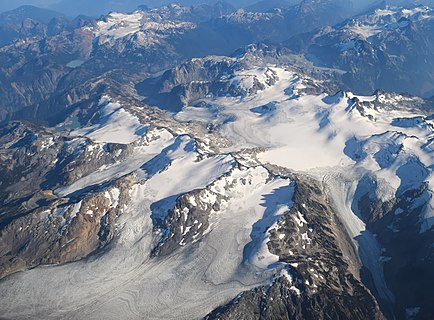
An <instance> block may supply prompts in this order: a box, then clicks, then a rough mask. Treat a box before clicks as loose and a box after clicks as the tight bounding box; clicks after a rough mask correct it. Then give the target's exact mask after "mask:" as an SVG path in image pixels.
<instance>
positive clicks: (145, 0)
mask: <svg viewBox="0 0 434 320" xmlns="http://www.w3.org/2000/svg"><path fill="white" fill-rule="evenodd" d="M225 1H227V2H228V3H231V4H233V5H234V6H246V5H249V4H253V3H256V2H259V1H260V0H225ZM299 1H301V0H299ZM378 1H381V0H353V3H354V4H356V5H366V4H367V3H373V2H378ZM387 1H388V2H395V3H396V2H407V3H415V2H425V3H431V4H432V3H434V0H387ZM171 2H179V3H182V4H186V5H190V4H194V3H204V2H209V3H213V2H217V0H0V12H2V11H6V10H11V9H14V8H16V7H19V6H21V5H24V4H31V5H35V6H38V7H43V8H50V9H54V10H57V11H60V12H63V13H65V14H66V15H68V16H76V15H78V14H86V15H93V16H95V15H100V14H103V13H107V12H108V11H115V10H119V11H131V10H134V9H135V8H137V7H138V6H139V5H142V4H145V5H149V6H159V5H163V4H167V3H171Z"/></svg>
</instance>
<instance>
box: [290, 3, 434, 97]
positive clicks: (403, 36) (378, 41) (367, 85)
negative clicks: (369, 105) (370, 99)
mask: <svg viewBox="0 0 434 320" xmlns="http://www.w3.org/2000/svg"><path fill="white" fill-rule="evenodd" d="M433 17H434V16H433V11H432V8H431V7H426V6H412V7H409V8H402V7H391V6H380V7H379V8H377V9H374V10H373V11H370V12H369V13H367V14H364V15H361V16H357V17H355V18H352V19H350V20H348V21H346V22H344V23H342V24H338V25H336V26H334V27H325V28H322V29H320V30H317V31H315V32H313V33H312V34H310V35H303V36H299V37H298V38H297V39H293V40H290V41H288V46H289V47H290V48H293V49H295V50H300V51H301V52H303V53H304V54H305V55H306V56H307V57H308V58H309V59H310V60H311V61H313V62H314V63H315V64H316V65H318V66H322V67H328V68H333V69H337V70H340V71H341V73H342V77H343V79H344V82H345V83H346V85H347V86H349V87H350V88H351V89H352V90H356V91H358V92H360V93H363V94H369V93H370V92H372V91H373V90H375V89H378V88H381V89H385V90H389V91H390V90H396V91H400V92H408V93H412V94H417V95H421V96H424V97H431V96H432V95H433V88H432V83H433V81H432V70H433V60H432V54H431V53H432V51H433V48H432V43H433V41H432V36H433V34H434V33H433V26H434V24H433V22H434V20H433Z"/></svg>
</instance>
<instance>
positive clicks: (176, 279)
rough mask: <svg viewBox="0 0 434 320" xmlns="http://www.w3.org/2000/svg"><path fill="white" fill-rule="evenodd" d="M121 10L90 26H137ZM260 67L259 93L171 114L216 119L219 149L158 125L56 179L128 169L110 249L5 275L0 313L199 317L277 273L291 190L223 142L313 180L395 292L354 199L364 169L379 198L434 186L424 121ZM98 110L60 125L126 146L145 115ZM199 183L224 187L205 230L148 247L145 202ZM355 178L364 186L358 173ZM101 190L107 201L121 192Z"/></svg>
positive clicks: (428, 217) (429, 212)
mask: <svg viewBox="0 0 434 320" xmlns="http://www.w3.org/2000/svg"><path fill="white" fill-rule="evenodd" d="M388 14H389V13H388V12H382V13H379V15H388ZM409 14H410V13H409ZM128 19H129V20H125V18H124V17H122V16H119V15H116V14H112V15H111V17H110V18H109V19H108V20H107V22H104V23H100V24H99V28H100V31H99V32H101V34H103V33H104V34H106V35H107V36H112V37H121V36H124V35H126V34H131V33H132V32H136V31H137V29H138V24H137V21H138V20H139V19H140V17H139V15H138V14H137V16H136V15H132V16H131V17H129V18H128ZM130 19H131V20H130ZM115 23H121V24H122V25H123V27H122V28H120V29H117V30H118V31H116V33H113V32H111V31H110V25H111V24H115ZM270 70H272V71H273V72H274V73H275V74H276V75H277V77H278V79H279V80H278V81H277V82H276V83H275V84H273V85H267V86H265V90H263V91H260V92H258V93H257V94H254V95H246V96H244V97H240V98H234V97H218V98H206V99H205V100H204V102H206V103H204V104H201V105H204V106H205V107H191V106H190V107H185V108H184V109H183V110H182V111H181V112H180V113H178V114H177V115H175V117H176V119H177V120H178V121H191V120H194V121H197V122H201V123H212V124H216V125H218V126H219V134H221V135H223V136H224V137H225V138H227V139H228V140H229V141H230V142H231V143H232V144H231V145H230V146H229V147H227V148H225V149H224V150H220V154H206V155H203V154H200V153H199V152H198V150H197V146H196V141H195V139H194V138H192V137H189V136H174V135H172V134H171V133H169V132H168V131H166V130H164V129H161V132H160V133H159V134H158V136H159V138H158V139H155V140H154V141H152V142H151V143H149V144H148V145H145V146H138V147H136V148H135V149H134V152H132V153H131V154H130V155H129V157H128V158H126V159H125V160H123V161H121V162H119V163H116V164H113V165H111V166H108V167H102V168H100V170H98V171H96V172H93V173H91V174H89V175H88V176H85V177H82V178H81V179H79V180H78V181H76V182H75V183H73V184H71V185H69V186H65V187H63V188H61V189H59V190H57V191H56V192H57V193H58V194H60V195H68V194H71V193H73V192H76V191H78V190H82V189H84V188H86V187H87V186H89V185H95V184H101V183H104V182H106V181H109V180H110V179H117V178H120V177H123V176H126V175H132V176H134V177H135V179H136V181H137V183H136V184H135V185H134V187H133V188H131V190H130V191H129V192H130V196H131V202H130V203H129V204H128V205H127V206H125V208H124V214H123V215H122V216H121V217H120V221H119V224H118V230H119V232H118V234H117V236H116V238H115V240H114V241H113V243H112V244H111V246H110V250H107V251H106V252H104V254H101V255H95V256H91V257H89V258H88V259H86V260H83V261H80V262H75V263H71V264H67V265H63V266H55V267H39V268H36V269H33V270H29V271H27V272H24V273H19V274H15V275H13V276H11V277H8V278H6V279H5V280H4V281H2V282H1V283H0V299H1V301H2V311H3V314H2V317H5V318H11V319H29V318H43V319H59V318H62V319H196V318H200V317H203V316H205V315H206V314H207V313H208V312H210V311H212V310H213V309H214V308H216V307H218V306H219V305H222V304H223V303H226V302H228V301H229V300H231V299H232V298H234V297H235V296H236V295H238V294H239V293H240V292H242V291H244V290H248V289H251V288H253V287H256V286H259V285H263V284H267V283H269V282H270V280H271V279H273V277H274V276H275V275H276V274H280V273H281V271H282V266H279V263H278V257H277V256H274V255H272V254H271V253H270V252H269V250H268V246H267V242H268V241H269V230H270V229H271V228H272V227H273V225H274V224H275V223H276V222H277V221H278V219H279V218H280V217H281V216H283V215H285V214H287V213H288V211H289V210H290V208H291V206H292V196H293V191H294V188H293V184H292V182H291V181H289V180H287V179H283V178H280V177H270V176H269V172H268V171H267V170H266V169H265V168H264V167H263V166H261V165H257V166H252V167H250V168H248V167H247V166H241V165H239V163H238V162H237V161H236V159H235V156H234V155H233V154H234V153H236V152H239V151H241V150H244V149H252V148H259V149H260V150H262V151H261V152H259V153H258V154H257V155H256V156H257V160H258V161H259V163H262V164H274V165H277V166H281V167H285V168H288V169H290V170H292V171H294V172H301V173H304V174H308V175H311V176H314V177H316V178H317V179H320V180H322V181H323V182H324V185H325V188H326V191H327V194H328V196H329V197H330V201H331V202H332V203H333V205H334V206H335V208H336V210H337V213H338V214H339V217H340V219H341V220H342V222H343V224H344V225H345V227H346V228H347V231H348V233H349V234H350V236H351V237H352V238H353V239H354V244H355V246H356V247H357V248H358V251H359V254H360V258H361V261H362V262H363V264H364V265H365V266H366V267H367V268H369V269H370V271H371V272H372V275H373V279H374V282H375V285H376V288H377V291H378V292H379V295H380V296H381V297H382V298H383V299H384V300H386V301H393V295H392V294H391V292H390V291H389V289H388V288H387V286H386V284H385V280H384V275H383V270H382V264H381V263H378V261H379V259H380V256H381V253H382V252H381V247H380V246H379V244H378V243H377V240H376V239H375V237H374V235H372V234H371V233H370V232H368V231H367V230H366V227H365V224H364V223H363V221H362V220H361V219H360V217H359V213H358V212H357V210H355V209H354V208H353V206H352V202H353V199H354V198H357V196H358V193H357V192H360V190H361V189H360V188H358V183H359V181H360V180H361V179H362V177H363V176H364V175H366V174H369V175H371V176H373V177H375V178H376V184H375V186H376V188H375V189H374V188H373V189H372V190H371V191H372V192H374V193H376V195H377V196H378V197H379V198H381V199H384V200H387V199H390V198H391V197H394V196H396V195H401V194H402V193H403V192H405V191H407V190H411V189H414V188H418V187H419V186H420V185H421V184H422V183H423V182H424V181H429V182H430V187H431V188H432V185H433V184H434V175H433V173H432V168H433V167H434V157H433V149H434V148H433V146H432V138H433V131H434V129H433V128H434V122H433V120H432V119H429V118H427V117H426V116H425V115H423V114H417V115H415V114H414V113H410V112H405V111H402V110H399V109H393V110H392V109H378V108H374V107H370V106H369V104H365V105H364V106H358V105H357V102H366V103H369V102H372V101H374V99H375V97H360V96H354V95H352V94H351V93H347V92H339V93H337V94H336V95H335V96H328V95H326V94H319V95H310V94H305V93H304V89H306V81H305V80H306V78H303V77H301V76H300V75H298V74H296V73H294V72H293V71H290V70H286V69H284V68H277V67H273V66H270ZM265 76H266V75H265ZM265 76H264V71H263V69H253V70H247V71H244V72H240V74H239V75H237V77H235V78H234V80H233V81H234V84H235V85H239V86H241V87H242V89H243V91H246V92H248V91H249V89H250V88H251V87H252V86H253V80H252V79H253V78H252V77H256V79H260V80H261V81H266V77H265ZM264 77H265V78H264ZM397 103H398V104H399V101H398V102H397ZM210 106H211V107H210ZM100 112H101V115H102V117H101V120H99V121H98V122H97V123H95V124H94V125H92V126H90V127H88V128H85V129H80V130H76V131H73V132H72V133H71V135H72V136H84V137H86V138H88V139H90V140H92V141H94V142H96V143H101V144H104V143H117V144H125V145H131V144H133V143H136V142H137V141H139V139H141V138H143V137H144V136H145V135H146V134H148V125H147V124H146V123H141V122H140V121H139V119H138V118H137V117H135V116H133V115H132V114H130V113H129V112H128V107H127V106H121V105H120V104H118V103H114V102H111V101H110V100H109V99H108V98H107V99H105V100H104V101H101V107H100ZM404 169H405V170H404ZM216 181H217V182H216ZM204 188H209V190H211V191H212V192H213V194H218V195H220V196H221V197H226V198H227V200H225V201H224V202H222V203H223V205H222V207H221V208H222V209H221V210H220V211H218V212H217V213H216V214H213V215H212V216H211V217H210V219H211V226H210V229H209V230H208V232H207V233H206V234H205V235H204V236H203V238H202V239H200V241H197V242H195V243H193V244H188V245H186V246H183V247H182V248H180V249H179V250H177V251H175V252H174V253H172V254H171V255H170V256H167V257H163V258H151V257H150V253H151V250H152V247H153V245H154V244H155V241H156V239H155V237H154V232H153V228H154V226H153V224H152V219H151V216H152V214H153V213H152V210H151V206H152V204H154V203H156V202H161V201H163V202H164V203H163V206H164V208H166V209H170V208H173V206H174V205H175V201H176V199H177V198H178V197H179V196H181V195H182V194H185V193H187V192H190V191H193V190H198V189H204ZM366 188H368V190H370V189H369V188H370V187H369V185H366ZM358 190H359V191H358ZM429 194H430V196H431V200H430V203H429V205H428V206H427V207H426V209H425V220H424V223H423V227H422V229H421V232H423V231H424V230H426V229H427V228H428V227H429V226H431V225H432V224H434V219H433V218H434V211H433V207H434V200H433V199H432V190H430V191H429ZM108 197H109V198H110V201H115V200H116V199H115V198H119V195H117V196H116V195H115V196H113V195H110V194H108ZM112 197H114V198H113V199H112ZM116 201H117V200H116ZM186 214H188V213H186ZM288 276H289V275H288Z"/></svg>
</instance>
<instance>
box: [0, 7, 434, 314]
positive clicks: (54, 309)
mask: <svg viewBox="0 0 434 320" xmlns="http://www.w3.org/2000/svg"><path fill="white" fill-rule="evenodd" d="M312 3H313V2H312ZM312 3H311V5H313V4H312ZM327 3H328V2H327V1H325V2H322V4H323V5H324V7H322V6H318V7H315V6H314V7H312V8H314V9H315V8H316V9H318V8H328V9H330V7H328V6H327V5H326V4H327ZM307 4H308V3H307V1H305V2H303V3H302V4H301V5H299V6H296V7H292V6H291V8H292V9H294V8H298V11H299V12H301V11H300V10H299V9H300V8H301V7H302V6H307ZM219 6H220V7H218V8H220V9H221V8H222V7H221V4H219ZM197 8H198V6H195V7H183V6H179V5H171V6H166V7H162V8H158V9H148V8H141V9H139V10H136V11H134V12H131V13H116V12H113V13H110V14H108V15H106V16H104V17H102V18H101V19H97V20H92V21H89V22H84V24H83V25H80V26H79V27H77V28H75V29H74V30H73V31H63V32H61V33H59V34H56V35H54V36H47V37H45V36H41V37H39V38H38V37H36V38H26V39H25V40H20V41H16V42H14V43H13V44H10V45H7V46H4V47H2V48H0V61H2V63H3V65H2V68H1V77H0V82H1V83H2V84H3V85H4V88H3V89H2V91H0V95H1V96H2V97H4V99H5V101H4V102H2V103H4V105H5V106H6V105H8V106H9V107H8V108H4V107H2V108H3V109H0V110H1V112H2V115H3V118H2V119H5V121H3V123H2V124H1V126H0V172H1V175H0V207H1V209H0V278H1V280H0V300H1V301H2V303H1V305H0V314H1V316H0V317H2V318H6V319H9V318H11V319H28V318H36V319H59V318H62V319H63V318H66V319H83V318H85V319H119V318H128V319H144V318H145V319H200V318H206V319H384V318H387V319H430V318H432V316H433V315H434V309H433V306H432V296H433V295H434V291H433V290H434V289H433V286H427V283H430V282H432V280H433V277H434V273H433V270H434V268H433V267H434V266H433V264H434V260H433V259H434V246H433V244H434V210H433V206H434V202H433V201H434V200H433V192H434V189H433V184H434V174H433V168H434V156H433V150H434V149H433V137H434V116H433V110H434V106H433V101H432V100H430V99H425V98H422V97H418V96H414V95H410V94H406V93H403V91H404V90H401V87H400V86H395V85H394V83H393V82H392V83H390V86H391V87H392V88H395V89H396V91H399V92H395V91H394V90H388V91H386V90H372V92H370V93H369V94H366V95H363V94H360V92H356V91H351V90H349V87H350V85H349V84H351V83H350V82H348V79H347V78H345V75H343V73H342V72H341V71H340V69H338V67H339V66H337V65H333V64H332V62H330V61H333V60H330V61H328V62H327V64H326V63H325V60H322V64H320V63H319V62H318V60H315V59H313V53H312V52H313V51H312V50H314V49H313V48H318V47H320V46H323V47H324V48H325V49H324V48H323V49H324V51H321V50H319V49H318V50H319V52H328V51H327V50H331V49H330V48H333V50H337V51H338V52H339V54H340V56H336V57H334V59H343V60H342V61H345V62H346V63H347V64H348V65H352V66H356V65H358V63H362V62H363V61H365V63H367V64H368V65H369V61H370V60H369V57H370V56H365V55H364V54H365V53H366V52H367V51H366V52H365V51H363V54H362V53H361V52H362V51H361V52H359V53H360V55H357V53H356V52H358V51H357V50H356V49H357V48H359V47H358V46H359V44H360V46H361V47H362V48H364V47H363V46H364V45H371V46H373V47H375V46H377V47H378V48H381V50H384V52H389V53H390V54H392V51H393V50H398V51H399V50H403V49H402V48H400V47H399V48H398V47H392V40H387V41H388V42H387V41H386V38H387V37H388V36H390V37H392V35H394V36H396V35H397V34H402V35H403V37H404V36H405V37H407V38H406V39H407V40H408V46H409V48H411V50H415V47H414V46H415V44H417V43H419V42H417V41H416V40H415V39H414V38H408V35H409V33H410V31H406V30H407V29H406V28H407V27H409V26H412V25H413V24H415V25H416V26H417V28H422V27H423V28H425V27H427V26H429V25H430V23H431V22H430V21H431V18H430V17H431V9H430V8H428V7H415V8H413V7H412V8H411V9H408V8H407V9H404V8H399V9H398V8H395V7H394V8H392V7H388V8H387V9H378V8H377V9H375V10H374V11H371V12H369V13H367V14H365V15H363V16H356V17H354V18H353V19H351V20H347V21H346V22H344V23H340V24H338V25H336V26H334V27H327V28H321V29H318V30H320V31H315V32H314V33H312V34H307V35H304V36H297V38H292V40H291V41H294V42H293V46H294V48H295V46H299V47H298V49H297V50H299V49H300V50H301V49H303V50H306V52H302V54H300V53H299V52H294V51H291V50H290V49H288V42H285V45H281V44H265V43H254V44H249V45H247V46H244V47H240V48H238V50H236V51H234V52H232V53H231V54H221V51H222V50H223V49H224V44H225V43H226V42H224V41H223V42H221V43H215V47H209V48H208V49H207V50H209V53H210V54H209V55H205V56H202V55H198V56H195V57H190V53H193V52H194V49H195V48H194V47H191V48H188V50H187V49H186V46H187V45H189V44H191V43H194V41H198V40H197V39H198V38H196V36H198V35H201V37H202V38H207V35H213V37H211V38H210V39H212V40H214V39H216V38H217V36H216V33H215V32H217V31H218V30H219V32H222V30H226V29H225V28H227V27H228V26H237V27H236V28H235V27H234V28H235V29H234V30H237V32H235V31H234V37H239V35H240V33H239V31H240V30H250V31H249V32H251V33H250V34H253V33H255V32H256V31H254V30H257V28H260V27H261V26H263V27H264V29H263V30H268V29H267V28H269V30H274V31H275V32H276V33H278V31H279V29H277V30H276V29H275V28H276V26H280V24H277V25H276V24H274V21H275V20H274V19H275V18H276V17H282V20H281V21H283V22H284V21H285V17H286V13H285V11H284V10H282V9H279V10H271V11H269V12H265V13H264V12H260V11H257V12H249V11H247V10H238V11H233V12H226V13H222V12H220V11H219V10H220V9H216V11H215V12H220V13H216V16H214V17H213V18H211V19H210V20H207V19H208V18H204V17H205V15H202V13H203V11H195V10H197ZM305 8H307V7H305ZM285 10H291V9H289V8H286V9H285ZM306 10H307V9H306ZM198 12H201V13H200V14H199V13H198ZM213 14H214V13H213ZM247 18H248V19H247ZM250 18H252V19H253V18H254V19H253V20H249V19H250ZM299 18H300V19H301V18H303V17H299ZM304 18H306V17H304ZM279 19H280V18H279ZM265 20H267V21H268V22H266V23H265V24H264V21H265ZM249 21H250V22H249ZM270 21H271V22H270ZM300 21H301V20H300ZM306 21H307V20H306ZM321 23H322V22H321ZM321 23H320V24H321ZM404 24H408V25H407V27H405V26H404ZM216 26H219V27H218V28H217V27H216ZM219 28H220V29H219ZM402 28H403V29H402ZM410 29H411V28H410ZM206 30H207V31H206ZM216 30H217V31H216ZM252 30H253V31H252ZM399 30H401V31H399ZM418 30H419V29H418ZM420 30H422V29H420ZM423 30H424V33H423V35H422V36H425V35H426V34H428V32H427V31H426V30H428V29H426V30H425V29H423ZM205 31H206V32H205ZM243 32H244V31H243ZM265 33H266V32H265ZM313 35H315V36H313ZM386 35H387V36H386ZM422 36H421V37H422ZM202 38H200V39H202ZM228 38H229V36H228ZM192 39H196V40H192ZM259 39H262V36H260V37H259ZM351 39H353V40H354V43H353V42H351V41H352V40H351ZM418 39H419V38H418ZM192 41H193V42H192ZM244 41H246V42H248V39H247V40H246V39H244ZM296 41H298V42H296ZM236 43H239V42H237V41H234V42H232V44H236ZM386 43H387V44H388V46H386V47H384V45H385V44H386ZM302 44H304V45H305V46H304V47H302ZM377 47H376V48H377ZM202 48H203V47H202ZM424 48H425V49H426V50H428V51H427V52H431V53H432V51H430V50H431V47H430V46H429V45H428V44H427V46H426V47H424ZM199 49H200V48H198V50H199ZM420 49H423V48H420ZM200 50H201V49H200ZM378 50H379V49H378ZM187 51H188V52H189V54H187V53H186V52H187ZM333 52H334V51H333ZM400 52H401V51H400ZM409 52H410V49H409V51H408V52H407V51H402V55H403V56H402V59H405V58H406V57H408V55H409ZM366 54H368V53H366ZM421 54H422V55H424V54H425V53H421ZM316 58H317V59H319V58H321V59H325V56H320V54H318V55H316ZM329 58H330V59H332V57H331V56H330V57H329ZM363 59H365V60H363ZM400 59H401V58H400ZM366 69H368V68H366ZM397 70H398V69H396V70H395V71H396V72H398V71H397ZM399 70H401V69H399ZM354 74H357V75H359V76H360V73H359V71H358V70H354ZM409 76H411V77H416V76H417V75H415V74H410V75H409ZM419 76H420V75H419ZM369 79H370V78H368V77H367V78H366V81H367V82H368V80H369ZM376 89H381V88H377V87H376Z"/></svg>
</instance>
